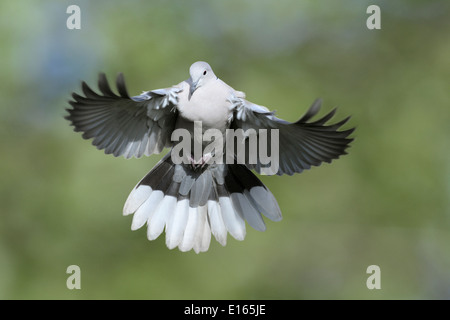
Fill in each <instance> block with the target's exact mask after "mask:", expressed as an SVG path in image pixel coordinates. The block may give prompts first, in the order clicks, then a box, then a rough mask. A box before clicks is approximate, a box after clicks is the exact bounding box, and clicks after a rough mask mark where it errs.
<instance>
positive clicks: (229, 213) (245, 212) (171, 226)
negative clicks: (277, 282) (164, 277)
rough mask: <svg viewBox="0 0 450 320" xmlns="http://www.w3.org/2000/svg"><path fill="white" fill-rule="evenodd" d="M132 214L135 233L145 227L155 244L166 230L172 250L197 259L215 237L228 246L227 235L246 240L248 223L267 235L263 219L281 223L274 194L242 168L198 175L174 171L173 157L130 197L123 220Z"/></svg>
mask: <svg viewBox="0 0 450 320" xmlns="http://www.w3.org/2000/svg"><path fill="white" fill-rule="evenodd" d="M133 213H134V216H133V221H132V224H131V229H132V230H136V229H139V228H141V227H142V226H144V225H145V224H146V223H147V237H148V239H149V240H154V239H156V238H158V237H159V236H160V235H161V233H162V232H163V231H164V229H165V231H166V245H167V247H168V248H169V249H174V248H175V247H178V248H179V249H180V250H181V251H190V250H191V249H193V250H194V251H195V252H196V253H199V252H205V251H207V250H208V248H209V245H210V241H211V234H212V235H214V237H215V238H216V240H217V241H218V242H219V243H220V244H221V245H222V246H225V245H226V243H227V234H228V233H230V234H231V235H232V236H233V238H235V239H237V240H244V238H245V234H246V229H245V221H247V223H248V224H249V225H250V226H251V227H253V228H254V229H256V230H259V231H264V230H265V229H266V226H265V223H264V220H263V218H262V215H264V216H266V217H267V218H269V219H271V220H273V221H279V220H281V211H280V208H279V207H278V204H277V201H276V200H275V198H274V196H273V195H272V193H271V192H270V191H269V190H268V189H267V188H266V187H265V186H264V184H263V183H262V182H261V181H260V180H259V179H258V178H257V177H256V176H255V175H254V174H253V173H252V172H251V171H250V170H249V169H248V168H247V167H245V166H244V165H240V164H232V165H210V166H206V167H205V168H204V169H203V170H194V169H193V168H192V167H191V166H190V165H184V164H179V165H178V164H177V165H175V164H174V163H173V162H172V160H171V158H170V153H169V154H167V155H166V156H165V157H164V158H163V159H161V161H160V162H159V163H158V164H157V165H156V166H155V167H154V168H153V169H152V170H151V171H150V172H149V173H148V174H147V175H146V176H145V177H144V178H143V179H142V180H141V181H140V182H139V183H138V184H137V185H136V187H135V188H134V189H133V190H132V191H131V193H130V195H129V196H128V199H127V201H126V203H125V206H124V209H123V214H124V215H129V214H133ZM261 214H262V215H261Z"/></svg>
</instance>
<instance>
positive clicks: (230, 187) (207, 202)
mask: <svg viewBox="0 0 450 320" xmlns="http://www.w3.org/2000/svg"><path fill="white" fill-rule="evenodd" d="M189 73H190V78H189V79H187V80H185V81H183V82H181V83H179V84H177V85H175V86H172V87H170V88H166V89H158V90H152V91H146V92H143V93H142V94H141V95H138V96H134V97H130V96H129V94H128V91H127V89H126V87H125V81H124V77H123V75H122V74H121V73H120V74H119V75H118V77H117V80H116V86H117V90H118V93H119V95H117V94H116V93H114V92H113V91H112V90H111V88H110V86H109V84H108V81H107V79H106V76H105V74H103V73H101V74H100V75H99V80H98V87H99V90H100V94H99V93H96V92H95V91H93V90H92V89H91V88H90V87H89V86H88V85H87V84H86V83H85V82H84V81H83V82H82V91H83V93H84V96H82V95H79V94H77V93H72V97H73V101H69V103H70V104H71V106H72V107H73V108H72V109H67V111H68V113H69V114H68V115H67V116H66V117H65V118H66V119H67V120H69V121H70V122H71V125H73V126H74V130H75V131H77V132H82V133H83V134H82V137H83V138H84V139H91V138H93V140H92V143H93V145H95V146H96V147H97V148H98V149H104V151H105V153H106V154H113V155H114V156H116V157H118V156H124V157H125V158H127V159H128V158H131V157H136V158H140V157H141V156H143V155H145V156H150V155H152V154H154V153H160V152H161V151H162V150H163V149H164V148H170V151H169V152H168V153H167V154H166V155H165V156H164V157H163V158H162V159H161V160H160V161H159V162H158V163H157V164H156V166H155V167H154V168H153V169H152V170H151V171H150V172H149V173H148V174H147V175H146V176H145V177H144V178H143V179H142V180H141V181H140V182H139V183H138V184H137V185H136V186H135V187H134V189H133V190H132V191H131V193H130V195H129V196H128V199H127V200H126V202H125V205H124V208H123V214H124V215H130V214H133V213H134V216H133V220H132V225H131V229H132V230H136V229H139V228H141V227H142V226H144V225H145V224H146V223H147V236H148V239H149V240H154V239H156V238H158V237H159V236H160V235H161V233H162V232H163V231H164V229H165V231H166V245H167V247H168V248H169V249H173V248H175V247H178V248H179V249H180V250H181V251H189V250H191V249H193V250H194V251H195V252H196V253H199V252H204V251H207V250H208V248H209V245H210V240H211V234H213V235H214V237H215V238H216V240H217V241H218V242H219V243H220V244H221V245H223V246H225V245H226V241H227V233H230V234H231V235H232V236H233V237H234V238H235V239H237V240H243V239H244V237H245V233H246V227H245V221H247V223H248V224H249V225H250V226H252V227H253V228H255V229H256V230H259V231H264V230H265V229H266V226H265V223H264V220H263V218H262V215H264V216H265V217H267V218H268V219H270V220H273V221H279V220H281V218H282V216H281V211H280V208H279V206H278V203H277V201H276V200H275V198H274V196H273V195H272V193H271V192H270V191H269V190H268V188H267V187H266V186H265V185H264V184H263V183H262V182H261V181H260V180H259V179H258V178H257V177H256V176H255V175H254V174H253V173H252V172H251V170H254V171H256V172H257V173H260V174H261V173H263V174H277V175H283V174H288V175H293V174H294V173H300V172H302V171H303V170H305V169H310V167H311V166H319V165H320V164H321V163H322V162H327V163H330V162H331V161H332V160H333V159H337V158H339V156H341V155H344V154H346V152H345V150H346V148H347V147H348V146H349V143H350V142H351V141H352V140H353V139H351V138H348V136H349V135H350V134H351V133H352V132H353V130H354V128H352V129H348V130H344V131H338V129H339V128H340V127H341V126H342V125H343V124H344V123H346V122H347V121H348V119H349V118H350V117H347V118H345V119H344V120H342V121H340V122H338V123H335V124H332V125H326V123H327V121H329V120H330V119H331V118H332V117H333V116H334V114H335V112H336V109H333V110H332V111H331V112H329V113H328V114H326V115H325V116H323V117H322V118H320V119H319V120H316V121H310V119H311V118H312V117H314V116H315V115H316V114H317V113H318V112H319V109H320V106H321V101H320V100H316V101H315V102H314V103H313V104H312V106H311V107H310V108H309V109H308V111H307V112H306V113H305V115H304V116H303V117H301V118H300V119H299V120H298V121H297V122H293V123H290V122H287V121H285V120H282V119H279V118H277V117H276V116H275V114H274V112H271V111H269V109H267V108H266V107H263V106H260V105H256V104H254V103H252V102H249V101H247V100H246V99H245V94H244V93H243V92H240V91H236V90H234V89H233V88H232V87H230V86H229V85H227V84H226V83H225V82H223V81H222V80H220V79H219V78H218V77H217V76H216V75H215V74H214V72H213V70H212V69H211V67H210V65H209V64H208V63H206V62H202V61H198V62H195V63H194V64H192V66H191V67H190V69H189ZM198 124H200V125H201V131H198V130H196V128H197V129H198V127H199V126H198ZM209 129H214V130H215V132H219V133H221V134H222V135H223V136H224V137H225V135H226V133H227V132H228V131H229V130H238V129H242V131H243V132H250V131H251V132H252V133H253V138H254V139H251V137H250V135H244V137H243V139H241V140H240V141H237V142H236V146H234V147H233V148H232V151H234V152H237V151H239V150H238V149H239V148H238V147H239V145H241V146H244V148H243V149H241V151H242V150H244V151H247V154H246V155H245V157H244V158H242V157H241V158H239V159H240V161H235V162H234V163H229V161H226V162H225V161H213V162H211V161H210V160H211V158H213V156H215V155H216V153H215V152H217V154H218V155H219V154H220V152H219V151H220V148H218V149H217V150H216V149H214V150H215V152H214V151H213V152H210V153H206V152H205V153H203V152H201V153H200V156H199V155H195V154H194V150H193V149H194V148H195V146H196V145H198V143H199V142H200V144H201V148H205V145H206V144H207V143H205V141H204V140H202V137H201V136H202V135H203V134H205V133H206V132H207V131H208V130H209ZM264 129H265V130H269V131H275V132H276V133H277V135H275V138H276V139H277V141H275V140H274V139H275V138H273V137H272V136H270V135H269V138H267V139H265V141H263V139H262V134H261V132H263V130H264ZM177 130H184V132H188V133H190V134H191V140H192V141H191V142H193V145H194V146H192V144H191V148H192V149H191V150H190V152H187V154H185V155H184V158H183V161H181V162H180V161H174V159H176V157H174V153H175V152H174V150H175V148H176V147H177V145H178V143H177V141H176V139H174V137H173V134H174V133H175V132H177ZM271 137H272V138H271ZM216 139H217V137H216ZM271 139H272V141H271ZM217 140H218V141H219V140H221V139H217ZM237 140H239V139H237ZM178 141H179V140H178ZM222 141H225V142H227V141H229V140H226V139H225V138H224V139H222ZM255 141H256V143H261V142H265V143H267V144H268V147H267V149H268V150H266V151H267V153H270V152H271V151H272V153H277V154H276V156H277V159H276V160H277V166H275V170H272V171H270V168H272V169H273V166H271V163H267V161H263V158H262V156H261V155H260V154H254V153H255V152H254V151H253V154H252V152H251V150H255V149H252V148H253V147H254V146H252V145H251V144H252V143H253V144H255ZM179 143H181V141H180V142H179ZM196 143H197V144H196ZM274 143H275V144H274ZM225 144H226V143H225ZM260 145H261V144H259V146H260ZM271 146H276V148H274V147H273V148H271ZM224 148H225V149H227V150H226V151H229V150H228V149H230V148H227V147H226V146H225V147H224ZM205 150H206V149H205ZM188 151H189V150H188ZM250 156H253V158H252V159H253V161H249V160H250ZM219 158H220V157H219ZM237 158H238V157H237V155H236V154H235V155H234V157H233V156H232V157H231V159H234V160H236V159H237ZM222 159H223V157H222ZM229 159H230V157H227V160H229Z"/></svg>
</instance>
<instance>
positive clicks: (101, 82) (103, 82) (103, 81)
mask: <svg viewBox="0 0 450 320" xmlns="http://www.w3.org/2000/svg"><path fill="white" fill-rule="evenodd" d="M98 88H99V89H100V91H101V93H103V94H104V95H105V96H108V97H113V98H117V95H116V94H115V93H114V92H113V91H112V90H111V87H110V86H109V83H108V79H107V78H106V75H105V73H104V72H100V73H99V74H98Z"/></svg>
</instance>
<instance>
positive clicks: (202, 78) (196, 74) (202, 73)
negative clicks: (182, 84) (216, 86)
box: [189, 61, 217, 98]
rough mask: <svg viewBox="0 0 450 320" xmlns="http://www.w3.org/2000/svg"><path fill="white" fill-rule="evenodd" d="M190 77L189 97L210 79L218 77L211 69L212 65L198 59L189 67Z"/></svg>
mask: <svg viewBox="0 0 450 320" xmlns="http://www.w3.org/2000/svg"><path fill="white" fill-rule="evenodd" d="M189 74H190V76H191V78H190V86H191V88H190V91H189V98H190V97H191V96H192V94H193V93H194V91H195V90H197V89H198V88H200V87H201V86H202V85H204V84H205V83H206V82H208V81H209V80H213V79H217V77H216V75H215V74H214V72H213V71H212V69H211V66H210V65H209V64H208V63H206V62H204V61H197V62H194V63H193V64H192V66H191V67H190V68H189Z"/></svg>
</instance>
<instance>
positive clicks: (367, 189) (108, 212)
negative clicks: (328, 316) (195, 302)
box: [0, 0, 450, 299]
mask: <svg viewBox="0 0 450 320" xmlns="http://www.w3.org/2000/svg"><path fill="white" fill-rule="evenodd" d="M70 4H77V5H79V6H80V8H81V14H82V16H81V18H82V24H81V26H82V28H81V30H68V29H67V28H66V19H67V17H68V14H66V8H67V6H69V5H70ZM370 4H378V5H379V6H380V8H381V18H382V29H381V30H372V31H370V30H368V29H367V28H366V19H367V17H368V14H366V8H367V6H368V5H370ZM449 8H450V3H449V2H448V1H445V0H436V1H429V0H426V1H425V0H422V1H419V0H416V1H406V0H403V1H400V0H397V1H387V0H386V1H356V0H345V1H339V2H338V1H332V0H327V1H320V2H318V1H317V2H312V1H298V0H295V1H294V0H280V1H276V2H274V1H268V0H265V1H237V0H233V1H200V0H196V1H181V0H178V1H143V0H142V1H127V2H122V1H83V0H78V1H68V0H65V1H50V0H43V1H39V2H37V1H31V0H26V1H25V0H24V1H2V2H1V3H0V26H1V28H0V41H1V43H2V50H1V53H0V57H1V59H0V68H1V70H2V78H1V80H0V82H1V85H0V141H1V146H2V150H3V152H2V156H1V162H0V174H1V180H0V201H1V203H2V212H1V214H0V298H3V299H119V298H123V299H396V298H398V299H435V298H437V299H448V298H450V250H449V244H450V242H449V241H450V235H449V226H450V221H449V216H450V145H449V144H450V143H449V140H450V139H449V137H450V128H449V123H450V105H449V102H450V99H449V92H450V90H449V89H450V85H449V84H450V28H449V27H450V21H449V19H448V16H449V13H450V10H449ZM197 60H205V61H208V62H209V63H210V64H211V65H212V67H213V68H214V70H215V73H216V74H217V75H218V76H219V77H221V78H222V79H223V80H224V81H226V82H227V83H229V84H230V85H231V86H233V87H235V88H236V89H238V90H243V91H245V92H246V93H247V97H248V99H249V100H251V101H253V102H255V103H258V104H262V105H265V106H267V107H269V108H270V109H274V110H277V113H278V115H279V116H280V117H281V118H284V119H286V120H290V121H294V120H296V119H297V118H298V117H300V116H301V115H302V114H303V113H304V112H305V110H306V108H307V107H308V106H309V104H310V103H312V101H313V100H314V99H315V98H317V97H321V98H323V99H324V107H323V108H324V110H323V111H322V113H321V114H324V113H325V112H326V111H328V110H330V109H331V108H332V107H334V106H338V107H339V109H338V117H340V118H342V117H345V116H346V115H348V114H351V115H353V117H352V120H351V121H350V123H349V124H348V125H346V127H347V128H349V127H351V126H356V127H357V130H356V132H355V133H354V137H355V138H356V140H355V141H354V142H353V144H352V147H351V148H350V149H349V155H346V156H345V157H342V158H341V159H339V160H338V161H335V162H333V163H332V164H331V165H328V164H326V165H323V166H321V167H320V168H314V169H312V170H310V171H308V172H304V173H302V174H300V175H296V176H293V177H289V176H283V177H278V176H275V177H262V179H263V181H264V182H265V183H266V184H267V186H268V187H269V188H270V190H271V191H272V192H273V193H274V195H275V196H276V198H277V199H278V202H279V205H280V207H281V209H282V212H283V216H284V219H283V220H282V221H281V222H278V223H274V222H271V221H266V222H267V231H266V232H264V233H261V232H257V231H255V230H252V229H251V228H250V227H248V228H247V230H248V231H247V236H246V239H245V241H243V242H239V241H236V240H234V239H232V238H231V237H230V236H229V238H228V244H227V246H226V247H225V248H223V247H221V246H220V245H219V244H218V243H217V242H216V241H215V240H214V239H213V240H212V244H211V248H210V250H209V251H208V252H207V253H204V254H200V255H196V254H195V253H193V252H189V253H181V252H179V251H178V250H172V251H171V250H168V249H167V248H166V246H165V242H164V237H160V238H159V239H157V240H156V241H152V242H149V241H148V240H147V239H146V232H145V228H143V229H141V230H139V231H135V232H132V231H130V225H131V218H130V217H123V216H122V215H121V210H122V206H123V203H124V201H125V199H126V197H127V196H128V193H129V192H130V191H131V189H132V188H133V186H134V185H135V184H136V183H137V182H138V181H139V179H140V178H141V177H143V176H144V174H145V173H146V172H147V171H148V170H150V168H151V167H152V166H153V165H154V164H155V163H156V162H157V160H158V159H159V158H160V156H153V157H150V158H144V159H140V160H137V159H133V160H125V159H121V158H114V157H112V156H110V155H109V156H106V155H104V154H103V152H102V151H98V150H96V148H94V147H93V146H92V145H91V144H90V142H88V141H85V140H83V139H82V138H81V136H80V134H76V133H74V132H73V131H72V128H71V127H69V125H68V122H67V121H65V120H64V119H63V116H64V114H65V110H64V109H65V108H67V107H68V104H67V100H68V99H69V98H70V93H71V92H72V91H79V90H80V80H86V81H87V82H88V83H90V84H94V83H95V81H96V77H97V74H98V72H100V71H103V72H106V73H107V74H108V76H109V77H110V78H112V77H114V76H115V75H116V74H117V73H118V72H124V74H125V77H126V79H127V82H128V90H129V92H130V94H139V93H140V92H141V91H143V90H150V89H156V88H160V87H167V86H170V85H172V84H175V83H178V82H180V81H182V80H183V79H186V78H187V77H188V68H189V66H190V64H191V63H192V62H194V61H197ZM71 264H76V265H79V266H80V267H81V283H82V284H81V286H82V289H81V290H72V291H71V290H68V289H67V288H66V279H67V277H68V275H67V274H66V273H65V272H66V268H67V266H69V265H71ZM372 264H376V265H379V266H380V268H381V288H382V289H381V290H368V289H367V288H366V279H367V277H368V275H367V274H366V268H367V267H368V266H369V265H372Z"/></svg>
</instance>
